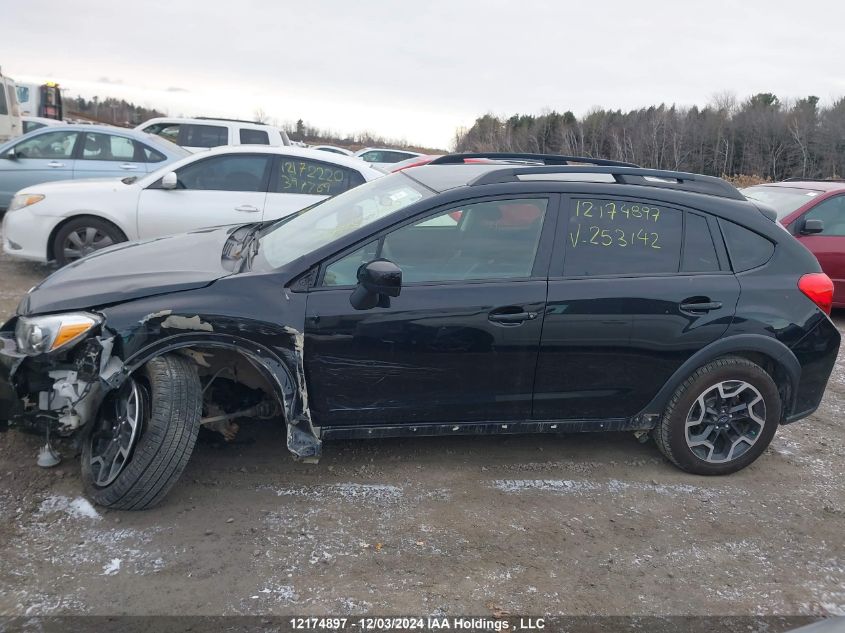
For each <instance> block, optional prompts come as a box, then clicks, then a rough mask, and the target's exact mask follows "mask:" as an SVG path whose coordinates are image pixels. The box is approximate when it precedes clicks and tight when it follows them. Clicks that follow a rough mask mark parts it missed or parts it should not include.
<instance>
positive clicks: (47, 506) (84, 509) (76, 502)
mask: <svg viewBox="0 0 845 633" xmlns="http://www.w3.org/2000/svg"><path fill="white" fill-rule="evenodd" d="M51 512H64V513H65V514H67V515H68V516H71V517H73V518H75V519H95V520H99V519H101V518H102V517H101V516H100V513H99V512H97V511H96V510H95V509H94V506H92V505H91V502H90V501H88V500H87V499H85V498H83V497H76V498H75V499H71V498H70V497H65V496H64V495H53V496H50V497H47V498H46V499H44V501H42V502H41V506H40V507H39V508H38V514H39V515H43V514H49V513H51Z"/></svg>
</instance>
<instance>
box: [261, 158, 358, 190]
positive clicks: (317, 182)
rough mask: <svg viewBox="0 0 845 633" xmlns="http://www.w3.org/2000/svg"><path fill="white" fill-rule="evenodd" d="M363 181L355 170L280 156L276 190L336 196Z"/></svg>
mask: <svg viewBox="0 0 845 633" xmlns="http://www.w3.org/2000/svg"><path fill="white" fill-rule="evenodd" d="M363 183H364V177H363V176H362V175H361V174H360V173H359V172H357V171H355V170H354V169H347V168H346V167H339V166H338V165H332V164H330V163H322V162H320V161H316V160H306V159H303V158H284V157H283V158H281V159H280V160H279V174H278V180H277V182H276V185H275V186H276V192H277V193H305V194H309V195H313V196H335V195H337V194H339V193H343V192H344V191H346V190H348V189H352V188H353V187H357V186H358V185H360V184H363Z"/></svg>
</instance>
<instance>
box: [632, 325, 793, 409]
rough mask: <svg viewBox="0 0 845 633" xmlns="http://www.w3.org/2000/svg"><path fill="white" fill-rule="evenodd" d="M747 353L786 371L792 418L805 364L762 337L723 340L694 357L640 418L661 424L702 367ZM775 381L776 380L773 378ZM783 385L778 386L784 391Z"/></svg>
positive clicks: (738, 336)
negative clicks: (676, 395) (678, 393)
mask: <svg viewBox="0 0 845 633" xmlns="http://www.w3.org/2000/svg"><path fill="white" fill-rule="evenodd" d="M743 352H756V353H760V354H764V355H766V356H768V357H769V358H771V359H772V360H773V361H774V362H775V363H777V365H778V367H779V368H780V369H781V370H783V376H784V377H785V378H786V380H787V382H788V383H789V384H788V386H789V392H788V393H789V401H788V402H784V403H783V417H784V418H786V417H788V415H789V413H791V412H792V410H793V409H794V408H795V406H794V405H795V398H796V397H797V394H798V383H799V381H800V379H801V364H800V363H799V362H798V359H797V358H796V357H795V354H793V353H792V350H791V349H789V348H788V347H787V346H786V345H784V344H783V343H781V342H780V341H779V340H777V339H776V338H774V337H771V336H764V335H762V334H735V335H733V336H728V337H725V338H721V339H719V340H717V341H714V342H713V343H710V344H709V345H707V346H706V347H703V348H702V349H700V350H698V351H697V352H696V353H695V354H693V355H692V356H690V357H689V358H688V359H687V360H686V361H685V362H684V364H683V365H681V366H680V367H679V368H678V369H677V370H676V371H675V373H673V374H672V376H671V377H670V378H669V380H667V381H666V383H665V384H664V385H663V387H661V388H660V391H658V392H657V395H656V396H654V398H652V400H651V402H649V403H648V405H647V406H646V407H645V408H644V409H643V410H642V411H641V412H640V413H639V414H638V415H637V416H636V418H637V419H640V420H644V421H652V422H655V423H656V422H657V420H658V419H659V417H660V416H661V415H663V411H664V409H666V406H667V405H668V404H669V399H670V398H671V397H672V394H673V393H675V390H676V389H677V388H678V387H679V386H680V384H681V383H682V382H684V381H685V380H686V379H687V378H689V377H690V375H691V374H692V373H693V372H694V371H695V370H696V369H698V368H699V367H701V366H703V365H706V364H707V363H709V362H710V361H713V360H716V359H717V358H721V357H724V356H730V355H731V354H737V355H740V356H741V355H742V353H743ZM773 378H774V377H773ZM780 386H781V385H778V387H780Z"/></svg>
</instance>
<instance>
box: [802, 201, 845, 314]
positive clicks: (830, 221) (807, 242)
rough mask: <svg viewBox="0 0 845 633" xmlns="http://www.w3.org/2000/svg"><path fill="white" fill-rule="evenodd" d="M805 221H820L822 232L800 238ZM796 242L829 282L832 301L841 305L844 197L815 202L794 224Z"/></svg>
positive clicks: (843, 298)
mask: <svg viewBox="0 0 845 633" xmlns="http://www.w3.org/2000/svg"><path fill="white" fill-rule="evenodd" d="M806 220H821V221H822V223H823V224H824V230H823V231H822V232H821V233H816V234H814V235H802V234H801V228H802V227H803V225H804V222H805V221H806ZM795 225H796V229H797V231H796V235H795V237H796V238H798V241H799V242H801V243H802V244H803V245H804V246H806V247H807V248H808V249H809V250H810V252H811V253H813V255H815V256H816V259H818V260H819V264H820V265H821V267H822V270H823V271H824V272H825V273H827V276H828V277H830V278H831V279H832V280H833V287H834V289H833V300H834V302H835V303H836V304H838V305H842V304H845V194H840V195H837V196H833V197H831V198H827V199H825V200H822V201H821V202H819V203H818V204H817V205H816V206H814V207H813V208H812V209H810V210H809V211H807V212H806V213H805V214H804V215H803V216H802V217H801V218H800V219H799V220H797V221H796V223H795Z"/></svg>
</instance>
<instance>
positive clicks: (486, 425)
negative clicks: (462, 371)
mask: <svg viewBox="0 0 845 633" xmlns="http://www.w3.org/2000/svg"><path fill="white" fill-rule="evenodd" d="M653 427H654V422H645V421H643V420H637V419H634V418H613V419H609V420H566V421H561V420H525V421H517V422H457V423H453V424H401V425H399V424H397V425H392V426H370V425H350V426H329V427H323V431H322V434H321V439H324V440H350V439H364V438H376V437H412V436H421V437H422V436H436V435H516V434H520V433H522V434H528V433H591V432H593V433H594V432H600V431H647V430H649V429H651V428H653Z"/></svg>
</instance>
